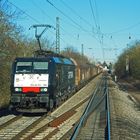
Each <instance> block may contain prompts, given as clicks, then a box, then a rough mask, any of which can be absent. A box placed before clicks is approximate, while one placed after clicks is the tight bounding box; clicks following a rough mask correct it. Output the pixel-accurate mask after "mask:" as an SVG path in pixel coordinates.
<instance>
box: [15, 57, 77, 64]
mask: <svg viewBox="0 0 140 140" xmlns="http://www.w3.org/2000/svg"><path fill="white" fill-rule="evenodd" d="M47 60H53V62H55V63H57V64H67V65H75V64H74V62H73V61H72V60H71V59H70V58H67V57H57V56H53V57H52V56H51V57H50V56H49V57H19V58H16V59H15V62H16V61H17V62H18V61H23V62H26V61H47Z"/></svg>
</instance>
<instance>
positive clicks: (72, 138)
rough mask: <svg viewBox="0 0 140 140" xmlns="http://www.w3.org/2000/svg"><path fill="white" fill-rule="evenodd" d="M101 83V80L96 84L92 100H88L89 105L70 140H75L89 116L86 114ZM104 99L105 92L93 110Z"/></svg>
mask: <svg viewBox="0 0 140 140" xmlns="http://www.w3.org/2000/svg"><path fill="white" fill-rule="evenodd" d="M102 82H103V80H101V82H100V83H98V85H97V87H96V89H95V91H94V92H93V96H92V98H91V99H90V101H89V103H88V105H87V107H86V109H85V111H84V113H83V115H82V117H81V119H80V121H79V123H78V124H77V126H76V128H75V130H74V132H73V135H72V136H71V138H70V140H76V137H77V136H78V134H79V131H80V128H81V127H82V125H83V123H84V122H85V120H86V118H87V116H88V115H89V113H88V112H89V109H90V106H91V104H92V101H93V100H94V98H95V96H96V94H97V92H98V90H99V87H100V85H101V84H102ZM105 91H106V88H105ZM105 97H106V92H105V94H104V96H103V97H102V98H101V99H100V101H99V102H98V103H97V104H96V105H95V107H94V109H93V110H95V109H96V107H97V106H98V105H99V104H100V103H101V102H102V100H103V99H104V98H105Z"/></svg>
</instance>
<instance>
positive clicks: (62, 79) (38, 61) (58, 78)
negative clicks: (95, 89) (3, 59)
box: [10, 53, 100, 112]
mask: <svg viewBox="0 0 140 140" xmlns="http://www.w3.org/2000/svg"><path fill="white" fill-rule="evenodd" d="M99 72H100V70H99V67H96V66H94V65H92V64H83V65H79V64H78V63H77V62H76V61H75V60H73V59H71V58H67V57H64V56H62V55H58V54H54V53H47V54H46V55H45V56H44V55H43V56H42V55H40V56H37V57H31V58H16V59H15V60H14V62H13V66H12V74H11V100H10V109H16V110H17V111H20V112H34V111H35V112H47V111H48V110H53V109H54V108H55V107H57V106H59V105H60V104H61V102H62V101H64V100H66V99H68V98H69V97H70V96H71V95H72V94H73V93H75V91H77V90H79V89H80V88H81V87H82V86H83V85H84V84H85V83H86V82H87V81H88V80H90V79H91V78H92V77H93V76H95V75H97V74H98V73H99Z"/></svg>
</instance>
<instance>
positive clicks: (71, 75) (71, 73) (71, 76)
mask: <svg viewBox="0 0 140 140" xmlns="http://www.w3.org/2000/svg"><path fill="white" fill-rule="evenodd" d="M71 78H73V71H69V72H68V79H71Z"/></svg>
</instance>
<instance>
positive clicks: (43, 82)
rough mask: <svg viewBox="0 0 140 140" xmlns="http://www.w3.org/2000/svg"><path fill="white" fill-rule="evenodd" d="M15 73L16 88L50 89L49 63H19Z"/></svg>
mask: <svg viewBox="0 0 140 140" xmlns="http://www.w3.org/2000/svg"><path fill="white" fill-rule="evenodd" d="M15 71H16V73H15V75H14V87H20V88H21V87H45V88H46V87H48V83H49V74H48V62H47V61H35V60H33V61H26V62H25V61H18V62H16V65H15Z"/></svg>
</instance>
